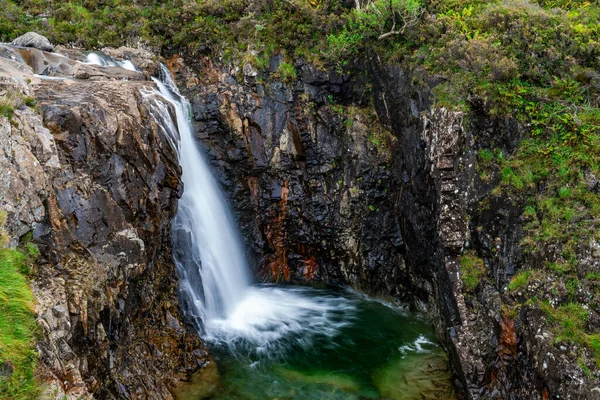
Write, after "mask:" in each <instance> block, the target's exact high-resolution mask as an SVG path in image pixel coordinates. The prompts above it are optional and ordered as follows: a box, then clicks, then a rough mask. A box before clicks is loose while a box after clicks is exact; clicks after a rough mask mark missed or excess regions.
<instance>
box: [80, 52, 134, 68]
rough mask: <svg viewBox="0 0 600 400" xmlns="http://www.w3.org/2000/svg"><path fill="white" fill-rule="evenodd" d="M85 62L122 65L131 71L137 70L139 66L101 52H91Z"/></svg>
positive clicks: (101, 64)
mask: <svg viewBox="0 0 600 400" xmlns="http://www.w3.org/2000/svg"><path fill="white" fill-rule="evenodd" d="M85 63H86V64H89V65H99V66H101V67H121V68H123V69H126V70H129V71H137V68H136V67H135V65H133V63H132V62H131V61H129V60H122V61H120V60H115V59H114V58H112V57H110V56H108V55H106V54H104V53H100V52H91V53H89V54H88V55H87V57H86V59H85Z"/></svg>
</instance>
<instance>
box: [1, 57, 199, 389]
mask: <svg viewBox="0 0 600 400" xmlns="http://www.w3.org/2000/svg"><path fill="white" fill-rule="evenodd" d="M0 51H1V52H2V53H3V55H4V56H5V58H0V76H1V81H0V85H1V87H0V90H1V91H4V93H5V95H6V94H7V93H8V96H13V97H14V98H15V99H16V100H15V102H16V103H15V105H16V106H17V108H16V109H15V110H14V115H12V117H11V118H10V120H9V118H6V117H0V169H1V170H2V174H1V175H0V209H3V210H5V211H6V212H7V216H8V223H7V226H6V229H7V231H8V233H9V234H10V235H11V237H12V238H13V244H17V243H18V242H19V241H23V240H26V238H32V240H33V241H34V242H35V243H36V244H37V245H38V246H39V248H40V251H41V257H40V259H39V260H38V262H37V263H36V265H35V267H34V270H33V272H32V277H33V280H32V289H33V292H34V295H35V298H36V301H37V305H36V315H37V318H38V321H39V324H40V326H41V328H42V329H41V330H42V339H41V341H40V342H39V344H38V350H39V354H40V359H41V363H40V364H41V365H42V366H41V368H40V370H41V372H40V373H41V374H42V379H43V380H45V381H47V383H49V385H50V389H49V390H48V393H47V395H49V396H51V397H56V398H62V397H61V396H62V395H63V394H65V395H67V396H69V398H91V397H94V398H102V399H111V398H127V399H150V398H156V399H159V398H160V399H165V398H171V394H170V391H169V388H170V386H171V384H172V383H174V382H175V381H176V380H178V379H177V377H178V376H177V374H179V373H181V374H183V376H185V374H186V372H189V371H192V370H196V369H198V368H199V367H200V366H202V365H203V364H204V363H205V360H206V356H207V354H206V351H205V350H204V347H203V345H202V343H201V341H200V339H199V337H198V336H197V334H196V333H195V331H194V330H193V329H192V328H189V329H188V327H186V325H185V323H184V322H183V321H182V319H181V314H180V311H179V305H178V300H177V279H176V273H175V267H174V264H173V259H172V254H171V234H170V221H171V219H172V218H173V217H174V215H175V213H176V210H177V199H178V197H179V196H180V194H181V191H182V184H181V181H180V174H181V169H180V167H179V165H178V161H177V156H176V153H175V150H174V149H173V147H172V146H171V145H170V144H169V141H168V140H167V137H166V136H165V133H164V132H163V131H162V130H161V128H160V126H159V124H158V123H157V121H154V120H153V117H152V115H151V112H150V107H148V103H147V101H145V100H144V97H143V95H142V93H144V91H150V90H151V89H152V88H153V84H152V82H149V81H148V80H147V79H148V78H147V75H146V74H145V73H133V72H128V71H125V70H122V69H120V68H116V69H111V68H96V67H92V66H86V65H84V64H81V63H76V62H75V60H73V59H67V58H65V57H61V56H57V55H54V54H50V53H45V52H42V51H40V50H37V49H14V48H10V47H2V48H1V49H0ZM80 56H83V55H80ZM23 59H26V60H28V61H29V62H28V64H29V65H27V64H24V63H22V62H19V61H23ZM37 66H39V68H44V69H52V70H54V71H56V72H55V73H54V74H51V75H55V76H59V77H60V76H62V77H72V76H73V75H77V74H79V75H78V76H79V78H86V79H78V80H73V79H65V80H57V79H51V78H46V79H42V78H44V77H43V76H42V77H40V76H38V75H34V73H41V72H42V71H39V70H36V68H38V67H37ZM82 71H83V72H85V74H83V73H82ZM45 75H46V74H45ZM24 98H27V99H29V100H28V101H27V102H26V103H27V104H29V105H30V106H28V105H27V104H26V103H25V102H24V101H23V99H24ZM31 99H35V103H34V102H33V101H32V100H31ZM156 101H160V100H156ZM34 104H35V105H34Z"/></svg>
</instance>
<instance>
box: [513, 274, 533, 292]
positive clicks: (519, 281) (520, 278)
mask: <svg viewBox="0 0 600 400" xmlns="http://www.w3.org/2000/svg"><path fill="white" fill-rule="evenodd" d="M530 276H531V271H530V270H521V271H519V272H518V273H517V274H516V275H515V276H513V277H512V279H511V280H510V283H509V284H508V290H510V291H511V292H515V291H517V290H521V289H524V288H525V287H526V286H527V282H528V281H529V277H530Z"/></svg>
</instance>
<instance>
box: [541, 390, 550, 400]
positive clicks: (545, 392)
mask: <svg viewBox="0 0 600 400" xmlns="http://www.w3.org/2000/svg"><path fill="white" fill-rule="evenodd" d="M549 398H550V393H548V389H544V392H543V393H542V399H543V400H548V399H549Z"/></svg>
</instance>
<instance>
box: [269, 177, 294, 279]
mask: <svg viewBox="0 0 600 400" xmlns="http://www.w3.org/2000/svg"><path fill="white" fill-rule="evenodd" d="M288 193H289V189H288V186H287V181H284V182H283V187H282V188H281V201H280V202H279V211H278V213H277V216H276V217H275V219H274V221H273V223H272V224H267V227H266V230H265V236H266V238H267V242H268V243H269V245H270V246H271V247H272V248H273V249H274V250H275V254H273V255H271V256H270V257H269V259H268V261H267V266H268V269H269V272H270V275H271V279H272V280H273V281H276V282H278V281H281V280H282V278H283V280H284V281H286V282H289V280H290V276H291V275H290V269H289V266H288V260H287V248H286V247H285V229H284V224H285V216H286V213H287V201H288Z"/></svg>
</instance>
